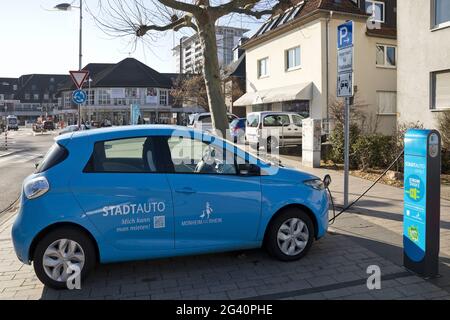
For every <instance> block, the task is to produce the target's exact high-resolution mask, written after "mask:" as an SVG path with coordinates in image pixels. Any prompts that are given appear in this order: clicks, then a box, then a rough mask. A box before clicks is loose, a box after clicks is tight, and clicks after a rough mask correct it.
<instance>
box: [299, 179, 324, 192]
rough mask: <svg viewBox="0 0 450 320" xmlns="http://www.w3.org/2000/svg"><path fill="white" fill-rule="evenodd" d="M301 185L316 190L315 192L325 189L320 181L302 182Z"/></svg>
mask: <svg viewBox="0 0 450 320" xmlns="http://www.w3.org/2000/svg"><path fill="white" fill-rule="evenodd" d="M303 183H304V184H306V185H307V186H309V187H311V188H313V189H316V190H324V189H325V184H324V183H323V181H322V180H320V179H313V180H306V181H303Z"/></svg>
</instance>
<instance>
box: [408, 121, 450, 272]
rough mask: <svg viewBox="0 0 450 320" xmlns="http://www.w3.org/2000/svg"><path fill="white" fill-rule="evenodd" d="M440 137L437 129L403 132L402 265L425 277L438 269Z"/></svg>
mask: <svg viewBox="0 0 450 320" xmlns="http://www.w3.org/2000/svg"><path fill="white" fill-rule="evenodd" d="M440 174H441V137H440V135H439V132H438V131H436V130H418V129H412V130H408V132H407V133H406V135H405V172H404V176H405V178H404V192H405V194H404V209H403V264H404V266H405V267H406V268H407V269H409V270H411V271H413V272H415V273H417V274H419V275H421V276H424V277H435V276H437V275H438V272H439V235H440V234H439V232H440V227H439V222H440V193H441V190H440V187H441V184H440Z"/></svg>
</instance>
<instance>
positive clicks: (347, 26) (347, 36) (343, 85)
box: [337, 21, 354, 207]
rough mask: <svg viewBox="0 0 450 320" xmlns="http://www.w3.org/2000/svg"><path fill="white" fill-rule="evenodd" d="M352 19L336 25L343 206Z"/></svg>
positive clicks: (346, 178)
mask: <svg viewBox="0 0 450 320" xmlns="http://www.w3.org/2000/svg"><path fill="white" fill-rule="evenodd" d="M353 28H354V24H353V21H347V22H345V23H343V24H341V25H339V26H338V27H337V49H338V51H337V61H338V63H337V69H338V70H337V74H338V76H337V96H338V97H341V98H345V106H344V118H345V120H344V207H347V206H348V193H349V187H348V186H349V171H350V159H349V154H350V98H351V97H353V95H354V92H353V90H354V89H353V88H354V87H353V43H354V36H353V34H354V33H353Z"/></svg>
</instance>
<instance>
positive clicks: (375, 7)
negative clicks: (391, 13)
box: [366, 0, 385, 23]
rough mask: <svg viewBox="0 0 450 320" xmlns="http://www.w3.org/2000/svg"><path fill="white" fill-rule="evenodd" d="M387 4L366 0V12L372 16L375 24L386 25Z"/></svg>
mask: <svg viewBox="0 0 450 320" xmlns="http://www.w3.org/2000/svg"><path fill="white" fill-rule="evenodd" d="M384 6H385V3H384V2H381V1H373V0H366V12H367V13H368V14H371V15H372V18H371V20H372V21H374V22H380V23H384V21H385V16H384V15H385V11H384Z"/></svg>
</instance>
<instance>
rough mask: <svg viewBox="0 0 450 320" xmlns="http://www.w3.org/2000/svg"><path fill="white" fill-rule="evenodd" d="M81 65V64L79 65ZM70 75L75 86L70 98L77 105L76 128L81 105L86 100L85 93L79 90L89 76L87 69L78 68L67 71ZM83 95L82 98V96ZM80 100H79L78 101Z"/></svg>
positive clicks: (79, 124) (79, 121) (79, 123)
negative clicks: (75, 88)
mask: <svg viewBox="0 0 450 320" xmlns="http://www.w3.org/2000/svg"><path fill="white" fill-rule="evenodd" d="M80 67H81V66H80ZM69 73H70V77H71V78H72V81H73V83H74V84H75V86H76V87H77V90H75V91H74V92H73V94H72V100H73V102H74V103H76V104H77V105H78V128H80V127H81V105H82V104H83V103H84V102H85V101H86V98H87V95H86V93H85V92H84V91H83V90H81V88H82V87H83V84H84V82H85V81H86V80H87V79H88V77H89V71H87V70H79V71H69ZM83 96H84V99H83V98H82V97H83ZM80 101H81V102H80Z"/></svg>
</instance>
